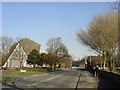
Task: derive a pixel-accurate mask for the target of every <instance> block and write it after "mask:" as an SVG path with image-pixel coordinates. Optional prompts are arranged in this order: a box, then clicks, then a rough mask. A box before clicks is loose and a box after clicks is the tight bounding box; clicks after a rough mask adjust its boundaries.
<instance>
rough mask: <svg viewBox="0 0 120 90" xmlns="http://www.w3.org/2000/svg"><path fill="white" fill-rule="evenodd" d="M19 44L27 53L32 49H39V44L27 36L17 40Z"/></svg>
mask: <svg viewBox="0 0 120 90" xmlns="http://www.w3.org/2000/svg"><path fill="white" fill-rule="evenodd" d="M18 43H19V44H20V46H22V48H23V50H24V51H25V53H26V54H27V55H28V54H29V53H30V52H31V51H32V50H33V49H36V50H38V51H40V49H41V48H40V46H41V45H40V44H38V43H36V42H34V41H32V40H31V39H29V38H24V39H22V40H20V41H19V42H18Z"/></svg>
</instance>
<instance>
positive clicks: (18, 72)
mask: <svg viewBox="0 0 120 90" xmlns="http://www.w3.org/2000/svg"><path fill="white" fill-rule="evenodd" d="M34 73H41V72H29V71H27V72H20V71H17V72H9V74H34Z"/></svg>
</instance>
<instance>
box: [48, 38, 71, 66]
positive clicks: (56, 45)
mask: <svg viewBox="0 0 120 90" xmlns="http://www.w3.org/2000/svg"><path fill="white" fill-rule="evenodd" d="M47 46H48V48H47V51H48V57H49V59H48V60H50V61H49V62H51V64H52V66H53V67H54V66H55V64H57V63H60V62H61V61H62V60H64V61H65V58H70V55H69V54H68V49H67V48H66V46H65V45H64V44H63V43H62V41H61V38H60V37H56V38H51V39H49V40H48V42H47ZM68 56H69V57H68Z"/></svg>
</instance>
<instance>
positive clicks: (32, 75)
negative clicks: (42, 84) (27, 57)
mask: <svg viewBox="0 0 120 90" xmlns="http://www.w3.org/2000/svg"><path fill="white" fill-rule="evenodd" d="M47 74H48V73H45V74H41V75H32V77H29V78H24V79H30V78H33V77H36V76H43V75H47Z"/></svg>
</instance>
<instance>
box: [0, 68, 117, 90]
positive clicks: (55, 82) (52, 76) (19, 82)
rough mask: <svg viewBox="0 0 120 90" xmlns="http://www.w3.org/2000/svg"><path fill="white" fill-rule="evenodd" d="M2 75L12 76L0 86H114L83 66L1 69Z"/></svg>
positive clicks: (74, 88)
mask: <svg viewBox="0 0 120 90" xmlns="http://www.w3.org/2000/svg"><path fill="white" fill-rule="evenodd" d="M2 75H3V76H6V77H12V78H14V79H13V80H11V81H6V82H0V84H2V88H16V89H24V88H66V89H67V88H71V89H73V90H77V89H78V88H98V89H101V88H109V87H110V88H116V87H118V86H117V85H116V84H115V83H113V82H112V81H110V80H108V79H106V78H104V77H102V76H100V77H95V76H93V75H92V74H91V73H90V72H88V71H86V70H85V69H83V68H79V69H70V70H61V71H55V72H50V73H37V74H16V75H10V74H7V72H5V71H3V73H2Z"/></svg>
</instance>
